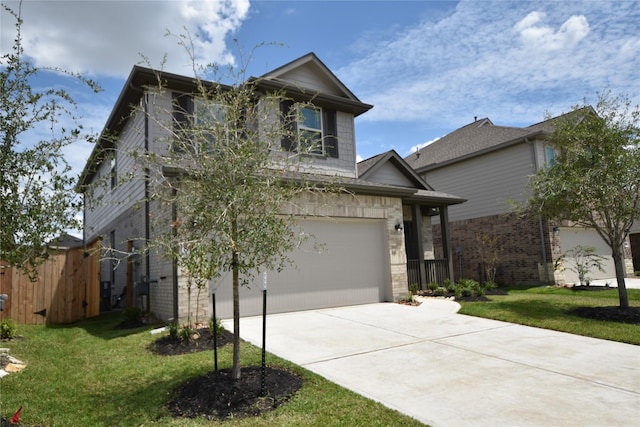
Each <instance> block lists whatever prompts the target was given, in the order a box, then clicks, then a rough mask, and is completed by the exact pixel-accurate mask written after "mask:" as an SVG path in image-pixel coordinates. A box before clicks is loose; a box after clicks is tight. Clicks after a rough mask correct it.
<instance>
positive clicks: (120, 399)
mask: <svg viewBox="0 0 640 427" xmlns="http://www.w3.org/2000/svg"><path fill="white" fill-rule="evenodd" d="M121 320H122V317H121V316H120V314H118V313H114V314H109V315H105V316H101V317H99V318H95V319H90V320H87V321H83V322H79V323H77V324H74V325H72V326H64V327H45V326H31V325H18V331H17V333H18V335H20V336H22V337H23V338H22V339H17V340H14V341H10V342H3V343H0V347H5V348H9V349H10V352H9V354H10V355H12V356H13V357H15V358H17V359H19V360H21V361H23V362H25V363H26V364H27V367H26V369H25V370H23V371H22V372H20V373H13V374H10V375H8V376H6V377H4V378H2V379H0V411H1V415H2V417H4V418H5V419H9V418H11V416H12V415H13V413H14V412H15V411H16V410H17V409H18V408H19V407H20V406H21V405H22V406H23V410H22V416H21V418H20V424H21V425H39V426H40V425H41V426H65V427H73V426H82V427H85V426H110V427H112V426H127V427H128V426H142V425H144V426H215V425H225V426H301V425H305V426H391V425H393V426H396V425H402V426H419V425H422V424H421V423H419V422H417V421H415V420H413V419H412V418H409V417H406V416H404V415H401V414H400V413H398V412H395V411H393V410H390V409H388V408H386V407H384V406H383V405H381V404H378V403H376V402H373V401H372V400H369V399H366V398H364V397H362V396H360V395H357V394H355V393H352V392H350V391H348V390H346V389H344V388H342V387H339V386H337V385H336V384H333V383H331V382H329V381H327V380H325V379H324V378H322V377H320V376H318V375H315V374H313V373H311V372H309V371H307V370H305V369H303V368H300V367H298V366H296V365H293V364H291V363H288V362H286V361H284V360H281V359H278V358H276V357H275V356H271V355H269V356H268V358H267V363H268V364H269V365H270V366H280V367H286V368H288V369H290V370H292V371H293V372H296V373H298V374H299V375H301V376H302V377H303V378H304V386H303V387H302V389H300V390H299V391H298V393H297V394H296V395H295V396H294V397H293V398H292V399H291V400H290V401H289V402H288V403H287V404H285V405H284V406H282V407H280V408H278V409H277V410H275V411H272V412H270V413H268V414H267V415H266V416H264V417H262V418H248V419H244V420H227V421H225V422H224V423H220V422H215V421H207V420H204V419H174V418H172V417H171V416H170V414H169V412H168V411H167V409H166V408H165V403H166V401H167V397H168V395H169V392H170V390H171V389H172V388H174V387H175V386H177V385H178V384H180V383H182V382H184V381H187V380H189V379H191V378H194V377H197V376H201V375H204V374H205V373H207V372H210V371H212V370H213V352H211V351H207V352H200V353H193V354H188V355H181V356H158V355H155V354H152V353H151V352H149V351H148V350H147V346H148V345H149V343H151V342H152V341H153V340H154V339H156V338H157V337H158V335H151V334H150V333H149V329H150V328H146V329H137V330H133V331H131V330H129V331H127V330H118V329H115V328H114V327H115V325H117V324H118V323H119V322H120V321H121ZM218 357H219V365H218V366H219V368H221V369H222V368H227V367H230V365H231V345H227V346H225V347H224V348H222V349H221V350H220V351H219V353H218ZM242 359H243V362H244V364H245V366H246V365H260V360H261V351H260V349H258V348H256V347H254V346H252V345H250V344H248V343H243V346H242Z"/></svg>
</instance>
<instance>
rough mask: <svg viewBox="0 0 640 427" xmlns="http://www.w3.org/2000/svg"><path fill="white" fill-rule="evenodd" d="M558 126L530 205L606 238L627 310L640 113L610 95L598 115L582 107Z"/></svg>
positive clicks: (639, 200) (639, 175) (638, 211)
mask: <svg viewBox="0 0 640 427" xmlns="http://www.w3.org/2000/svg"><path fill="white" fill-rule="evenodd" d="M554 125H555V128H554V131H553V133H552V134H551V135H550V136H549V139H548V142H549V143H550V144H552V145H553V147H554V148H555V150H556V153H557V155H556V158H555V161H554V164H553V165H552V166H551V167H548V168H546V169H543V170H541V171H540V172H539V173H538V174H537V175H536V176H535V177H534V178H533V180H532V181H531V189H532V192H533V196H532V197H531V198H530V200H529V203H528V204H529V207H531V208H533V209H534V210H536V211H537V212H539V213H541V214H542V215H543V216H545V217H547V218H549V219H554V220H568V221H571V223H573V224H575V225H576V226H582V227H589V228H591V229H593V230H595V231H596V232H597V233H598V235H600V237H601V238H602V239H603V240H604V241H605V242H606V244H607V245H608V246H609V247H610V248H611V251H612V256H613V261H614V263H615V270H616V278H617V284H618V293H619V300H620V307H621V308H626V307H628V306H629V299H628V297H627V289H626V286H625V281H624V277H625V273H624V257H623V250H624V249H623V244H624V242H625V240H626V238H627V236H628V234H629V229H630V228H631V226H632V224H633V223H634V221H638V220H640V188H639V185H640V110H639V108H638V106H633V105H632V103H631V102H630V101H629V100H628V98H627V97H624V96H617V97H614V96H612V95H611V94H610V93H608V92H607V93H604V94H601V95H600V97H599V101H598V104H597V106H596V110H595V111H594V109H593V108H591V107H589V106H576V107H574V108H573V110H572V111H571V112H570V113H569V114H566V115H564V116H561V118H559V119H558V120H557V121H556V122H555V123H554Z"/></svg>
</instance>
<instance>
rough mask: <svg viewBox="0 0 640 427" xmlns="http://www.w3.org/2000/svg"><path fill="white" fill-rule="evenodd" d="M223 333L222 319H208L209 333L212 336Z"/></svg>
mask: <svg viewBox="0 0 640 427" xmlns="http://www.w3.org/2000/svg"><path fill="white" fill-rule="evenodd" d="M222 331H224V326H222V319H220V318H216V319H215V320H214V318H213V316H211V319H209V332H211V333H212V334H214V333H215V334H216V336H220V334H221V333H222Z"/></svg>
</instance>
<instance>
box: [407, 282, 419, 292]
mask: <svg viewBox="0 0 640 427" xmlns="http://www.w3.org/2000/svg"><path fill="white" fill-rule="evenodd" d="M419 289H420V287H419V286H418V284H417V283H412V284H411V285H409V293H411V295H415V294H417V293H418V290H419Z"/></svg>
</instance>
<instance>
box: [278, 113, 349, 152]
mask: <svg viewBox="0 0 640 427" xmlns="http://www.w3.org/2000/svg"><path fill="white" fill-rule="evenodd" d="M281 112H282V115H283V119H284V120H285V123H286V124H287V126H288V127H289V130H290V131H291V134H292V135H290V136H288V137H286V138H283V139H282V148H283V149H285V150H287V151H295V152H300V153H305V154H312V155H318V156H325V157H334V158H337V157H338V134H337V126H336V115H337V113H336V111H335V110H332V109H329V108H325V107H322V108H321V107H317V106H313V105H308V104H297V103H294V102H293V101H283V102H282V103H281Z"/></svg>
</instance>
